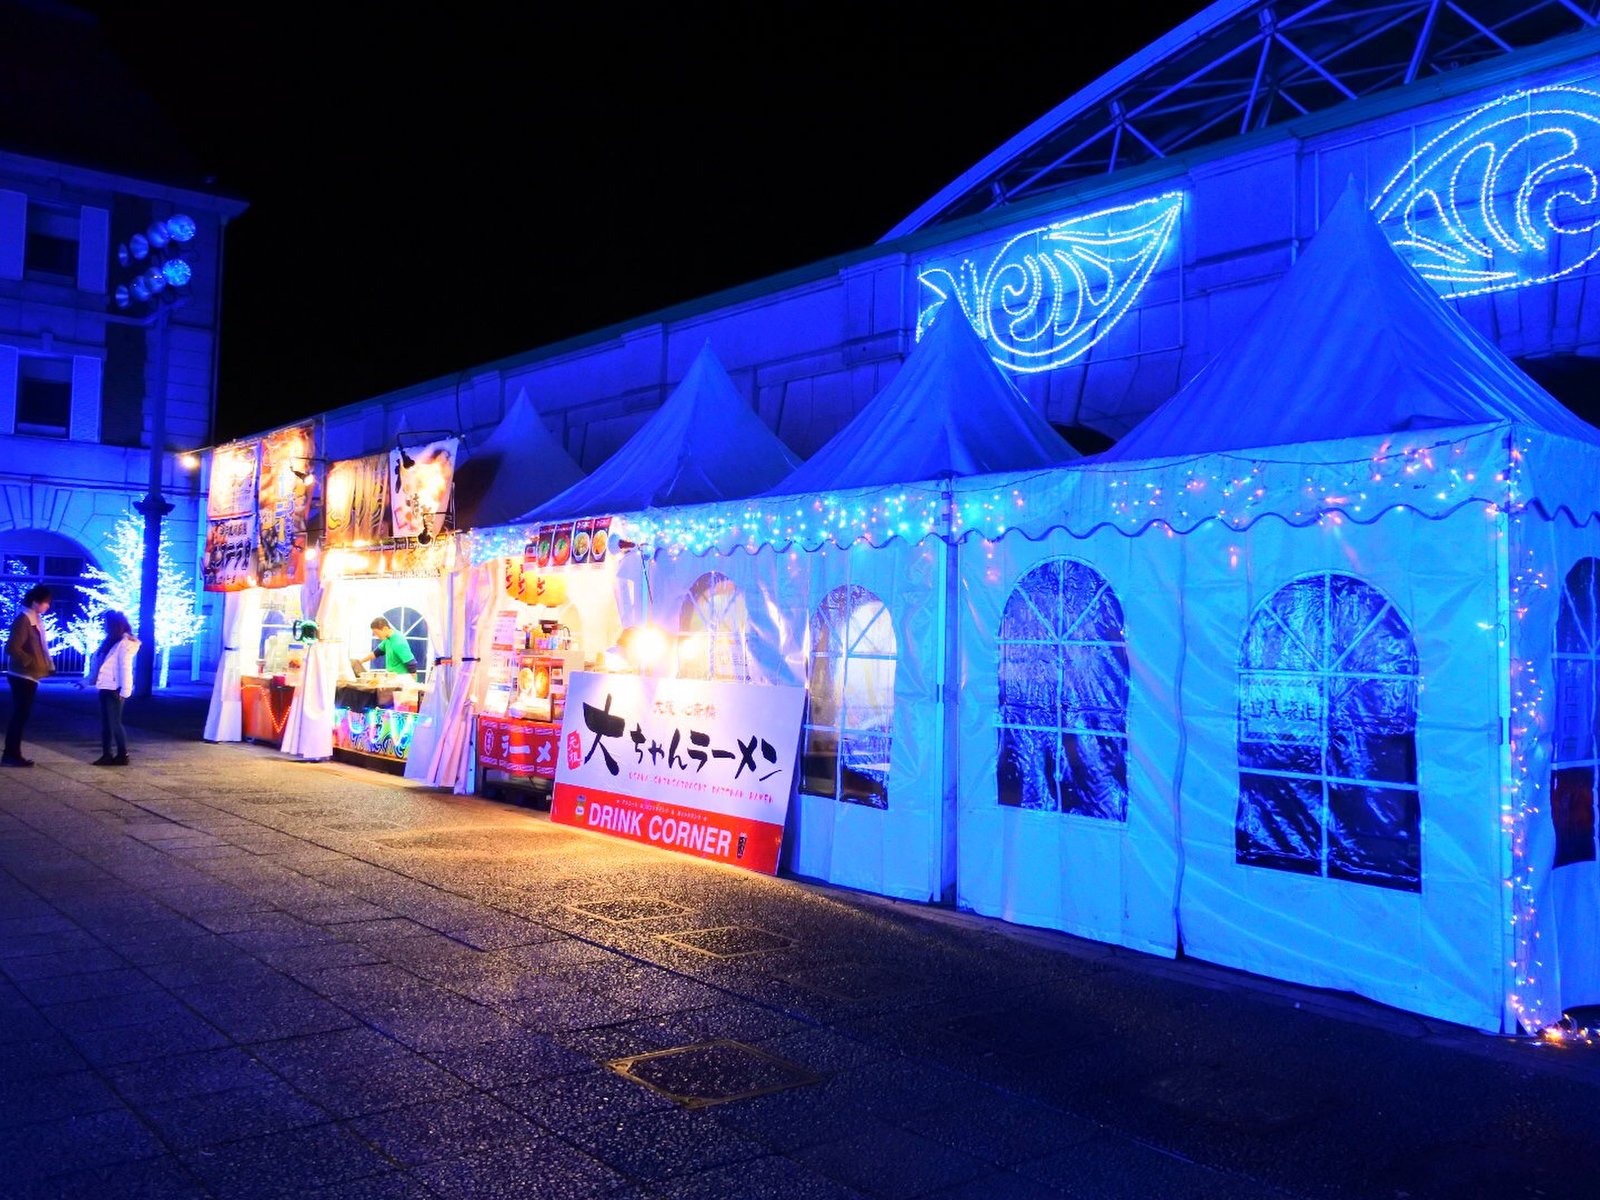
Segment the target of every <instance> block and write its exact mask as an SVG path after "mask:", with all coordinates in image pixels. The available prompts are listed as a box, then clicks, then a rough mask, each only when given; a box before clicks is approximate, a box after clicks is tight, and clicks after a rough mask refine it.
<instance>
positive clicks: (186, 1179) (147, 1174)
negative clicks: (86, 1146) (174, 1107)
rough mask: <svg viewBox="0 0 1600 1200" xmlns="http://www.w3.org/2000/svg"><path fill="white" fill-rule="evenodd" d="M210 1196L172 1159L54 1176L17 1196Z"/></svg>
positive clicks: (107, 1199)
mask: <svg viewBox="0 0 1600 1200" xmlns="http://www.w3.org/2000/svg"><path fill="white" fill-rule="evenodd" d="M210 1195H211V1193H210V1192H209V1191H207V1190H206V1188H205V1186H204V1185H203V1184H201V1182H200V1181H199V1179H197V1178H196V1177H195V1175H194V1174H193V1173H192V1172H191V1171H189V1170H188V1169H187V1168H186V1167H185V1166H184V1165H183V1164H182V1163H181V1162H179V1161H178V1160H177V1159H176V1158H174V1157H170V1156H169V1157H164V1158H154V1159H145V1160H142V1161H139V1162H133V1163H124V1164H121V1165H119V1166H113V1167H91V1168H89V1169H87V1170H77V1171H69V1172H66V1173H64V1174H60V1175H51V1176H49V1177H48V1178H45V1179H40V1180H37V1181H35V1182H34V1183H33V1184H31V1185H29V1186H27V1187H24V1188H23V1189H22V1190H20V1191H19V1192H17V1193H16V1196H17V1200H113V1198H114V1200H207V1198H209V1197H210Z"/></svg>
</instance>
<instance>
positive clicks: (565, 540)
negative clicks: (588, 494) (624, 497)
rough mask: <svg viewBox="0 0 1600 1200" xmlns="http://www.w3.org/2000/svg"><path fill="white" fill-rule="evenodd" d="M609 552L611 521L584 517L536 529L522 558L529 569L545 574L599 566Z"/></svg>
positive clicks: (609, 519)
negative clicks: (570, 568) (565, 568)
mask: <svg viewBox="0 0 1600 1200" xmlns="http://www.w3.org/2000/svg"><path fill="white" fill-rule="evenodd" d="M610 551H611V518H610V517H585V518H583V519H582V520H581V521H558V522H557V523H556V524H554V525H541V526H539V530H538V532H537V533H536V534H535V535H534V537H533V540H532V541H530V542H529V543H528V544H527V546H526V547H525V548H524V549H523V552H522V559H523V562H524V563H526V564H527V565H528V566H529V567H530V568H532V569H535V570H539V571H547V570H551V569H554V568H559V567H582V566H587V565H590V564H600V563H603V562H605V561H606V557H607V555H608V554H609V553H610Z"/></svg>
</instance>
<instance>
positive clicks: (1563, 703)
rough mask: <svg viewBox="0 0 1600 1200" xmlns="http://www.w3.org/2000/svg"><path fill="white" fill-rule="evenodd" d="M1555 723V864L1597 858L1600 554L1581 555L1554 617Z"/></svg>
mask: <svg viewBox="0 0 1600 1200" xmlns="http://www.w3.org/2000/svg"><path fill="white" fill-rule="evenodd" d="M1555 674H1556V728H1555V747H1554V756H1553V759H1552V762H1551V770H1550V818H1551V820H1552V821H1554V822H1555V828H1556V858H1555V865H1556V866H1558V867H1564V866H1566V865H1567V864H1568V863H1575V862H1593V861H1594V858H1595V824H1596V822H1595V814H1596V809H1597V807H1600V730H1597V728H1596V724H1595V721H1596V717H1597V716H1600V559H1596V558H1584V559H1580V560H1579V561H1578V563H1577V565H1576V566H1574V567H1573V568H1572V570H1571V571H1569V572H1568V573H1567V581H1566V584H1565V586H1564V587H1563V588H1562V589H1561V615H1560V616H1559V617H1558V618H1557V620H1556V654H1555Z"/></svg>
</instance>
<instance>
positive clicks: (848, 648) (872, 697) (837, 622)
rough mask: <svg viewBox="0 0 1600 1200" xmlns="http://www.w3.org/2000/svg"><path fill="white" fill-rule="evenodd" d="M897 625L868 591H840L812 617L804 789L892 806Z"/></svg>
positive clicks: (825, 599)
mask: <svg viewBox="0 0 1600 1200" xmlns="http://www.w3.org/2000/svg"><path fill="white" fill-rule="evenodd" d="M895 652H896V646H895V636H894V625H893V624H892V623H891V622H890V620H889V610H888V608H887V607H885V605H884V603H883V601H882V600H880V599H878V597H877V596H875V595H873V594H872V593H871V592H869V591H868V590H867V589H866V588H864V587H859V586H855V585H847V586H845V587H836V588H834V589H833V590H832V591H831V592H829V593H828V594H827V595H826V596H824V597H823V600H822V603H821V604H820V605H818V606H817V611H816V612H815V613H813V614H812V616H811V662H810V666H809V669H808V671H807V674H806V682H807V685H808V688H809V700H810V703H809V707H808V709H807V716H806V727H805V755H804V758H803V760H802V775H801V781H800V790H801V791H803V792H805V793H806V794H807V795H812V796H831V797H833V798H834V799H835V800H844V801H848V802H849V803H851V804H865V805H867V806H869V807H871V808H888V807H889V747H890V731H891V729H892V727H893V724H894V667H895Z"/></svg>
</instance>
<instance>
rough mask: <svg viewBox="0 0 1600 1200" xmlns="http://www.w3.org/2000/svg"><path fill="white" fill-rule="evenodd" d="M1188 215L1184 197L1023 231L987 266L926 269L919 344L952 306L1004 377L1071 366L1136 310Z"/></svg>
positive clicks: (967, 263) (965, 261)
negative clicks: (948, 304)
mask: <svg viewBox="0 0 1600 1200" xmlns="http://www.w3.org/2000/svg"><path fill="white" fill-rule="evenodd" d="M1182 211H1183V196H1182V194H1181V193H1178V192H1172V193H1168V194H1167V195H1163V196H1156V197H1154V198H1152V199H1149V200H1141V201H1140V202H1139V203H1137V204H1131V205H1123V206H1121V207H1118V208H1109V209H1104V210H1102V211H1100V212H1096V213H1090V214H1088V215H1087V216H1082V217H1073V218H1072V219H1071V220H1067V221H1057V222H1054V223H1053V224H1050V225H1044V226H1040V227H1037V228H1034V229H1029V230H1026V231H1025V232H1023V233H1019V234H1017V235H1016V236H1014V237H1012V238H1011V239H1010V240H1009V241H1007V242H1006V243H1005V244H1004V245H1002V246H1001V247H1000V248H999V250H998V251H996V252H995V253H994V255H993V257H992V258H990V260H989V262H988V264H987V265H986V266H982V267H980V266H979V264H978V263H975V262H973V261H972V259H970V258H963V259H962V260H961V262H960V263H959V264H958V265H954V266H948V265H936V264H930V265H927V266H924V267H923V269H922V270H921V272H920V273H919V274H918V276H917V279H918V280H919V282H920V283H921V284H922V288H921V308H920V310H919V311H918V313H917V340H918V341H921V340H922V335H923V334H924V333H925V332H926V331H927V329H928V327H929V325H930V324H931V323H932V321H933V318H934V316H935V314H937V313H938V311H939V309H940V308H942V307H943V306H944V305H945V303H946V302H947V301H949V300H950V299H952V298H954V299H955V300H956V302H957V303H959V304H960V305H961V309H962V311H963V312H964V313H965V314H966V316H967V320H969V321H970V322H971V323H972V327H973V328H974V329H976V330H977V331H978V334H979V336H980V337H982V338H983V339H984V340H985V341H987V342H988V344H989V353H990V354H991V355H992V356H993V357H994V360H995V362H997V363H999V364H1000V365H1001V366H1002V367H1005V368H1006V369H1007V370H1011V371H1015V372H1017V373H1019V374H1030V373H1033V372H1038V371H1049V370H1053V369H1054V368H1056V367H1059V366H1062V365H1063V364H1065V363H1068V362H1071V361H1072V360H1073V359H1075V358H1077V357H1078V356H1079V355H1081V354H1083V353H1084V352H1085V351H1086V350H1088V349H1089V347H1091V346H1093V345H1094V344H1095V343H1096V342H1098V341H1100V340H1101V339H1102V338H1103V337H1105V336H1106V334H1107V333H1109V332H1110V331H1111V328H1112V327H1113V326H1114V325H1115V324H1116V323H1117V322H1118V321H1119V320H1121V319H1122V317H1123V315H1124V314H1125V313H1127V311H1128V310H1129V309H1130V308H1132V307H1133V304H1134V302H1135V301H1136V300H1137V299H1138V298H1139V294H1140V292H1141V291H1143V290H1144V286H1145V284H1146V283H1148V282H1149V280H1150V276H1151V274H1152V273H1153V272H1154V271H1155V269H1156V267H1157V266H1158V265H1159V264H1160V263H1161V261H1162V260H1163V258H1164V257H1165V252H1166V249H1167V246H1168V244H1169V243H1170V242H1171V241H1172V233H1173V230H1175V229H1176V228H1177V227H1178V217H1179V215H1180V214H1181V213H1182Z"/></svg>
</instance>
